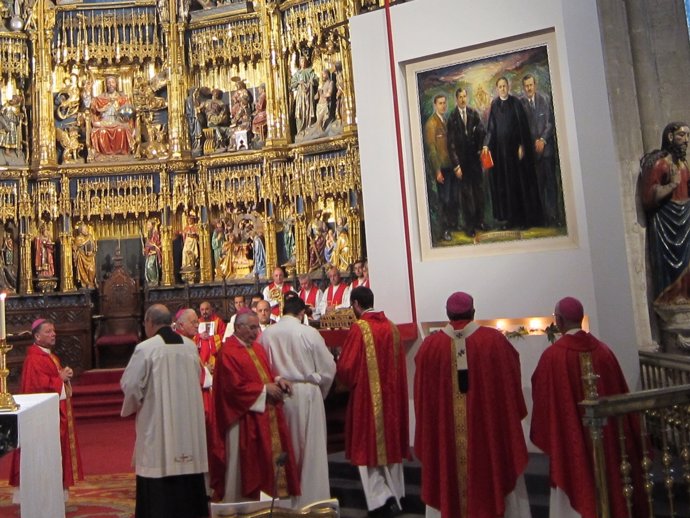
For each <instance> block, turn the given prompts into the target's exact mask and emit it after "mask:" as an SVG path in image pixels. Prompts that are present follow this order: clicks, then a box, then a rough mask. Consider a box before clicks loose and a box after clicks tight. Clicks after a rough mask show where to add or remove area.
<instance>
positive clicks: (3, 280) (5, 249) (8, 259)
mask: <svg viewBox="0 0 690 518" xmlns="http://www.w3.org/2000/svg"><path fill="white" fill-rule="evenodd" d="M17 259H18V258H17V254H16V251H15V241H14V227H13V225H12V224H11V223H10V224H8V225H5V229H4V235H3V238H2V245H1V247H0V285H1V286H0V288H2V289H5V290H7V291H8V292H10V293H15V292H16V291H17V264H18V261H17Z"/></svg>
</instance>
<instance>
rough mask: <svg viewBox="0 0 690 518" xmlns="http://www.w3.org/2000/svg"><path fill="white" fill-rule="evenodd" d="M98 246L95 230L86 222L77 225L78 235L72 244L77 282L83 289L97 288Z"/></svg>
mask: <svg viewBox="0 0 690 518" xmlns="http://www.w3.org/2000/svg"><path fill="white" fill-rule="evenodd" d="M97 250H98V244H97V242H96V238H95V237H94V235H93V230H92V228H91V226H90V225H88V224H87V223H86V222H85V221H81V222H79V223H78V224H77V233H76V235H75V236H74V241H73V242H72V253H73V257H74V268H75V270H76V273H77V275H76V280H77V283H78V284H79V286H81V287H82V288H89V289H93V288H95V287H96V251H97Z"/></svg>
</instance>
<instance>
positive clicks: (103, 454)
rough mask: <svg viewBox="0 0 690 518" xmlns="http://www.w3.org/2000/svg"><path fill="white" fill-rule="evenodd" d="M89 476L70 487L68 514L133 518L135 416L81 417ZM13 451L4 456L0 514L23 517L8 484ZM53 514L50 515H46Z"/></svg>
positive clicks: (0, 461)
mask: <svg viewBox="0 0 690 518" xmlns="http://www.w3.org/2000/svg"><path fill="white" fill-rule="evenodd" d="M76 428H77V437H78V440H79V444H80V447H81V456H82V461H83V463H84V475H85V480H84V481H82V482H79V483H77V485H75V486H74V487H73V488H71V489H70V499H69V501H68V502H67V506H66V510H67V517H68V518H95V517H99V518H130V517H131V516H132V515H133V513H134V487H135V486H134V469H133V468H132V466H131V464H132V453H133V452H134V419H120V418H108V419H86V420H77V426H76ZM10 458H11V455H5V456H4V457H2V458H0V517H1V518H15V517H17V518H18V517H19V506H18V505H14V504H12V488H11V487H10V486H8V485H7V480H8V477H9V468H10ZM46 518H50V517H46Z"/></svg>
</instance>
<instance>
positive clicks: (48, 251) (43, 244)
mask: <svg viewBox="0 0 690 518" xmlns="http://www.w3.org/2000/svg"><path fill="white" fill-rule="evenodd" d="M34 253H35V255H34V273H35V274H36V277H39V278H41V277H43V278H53V277H55V242H54V241H53V237H52V236H51V233H50V228H49V227H48V224H47V223H45V222H44V223H41V226H40V227H39V229H38V235H37V236H36V237H35V238H34Z"/></svg>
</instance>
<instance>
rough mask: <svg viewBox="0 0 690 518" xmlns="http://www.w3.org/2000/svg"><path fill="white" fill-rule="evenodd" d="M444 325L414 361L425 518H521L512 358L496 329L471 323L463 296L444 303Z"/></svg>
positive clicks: (525, 513) (517, 398) (520, 440)
mask: <svg viewBox="0 0 690 518" xmlns="http://www.w3.org/2000/svg"><path fill="white" fill-rule="evenodd" d="M446 312H447V314H448V318H449V320H450V323H449V324H448V325H447V326H446V327H445V328H444V329H443V330H441V331H437V332H435V333H433V334H431V335H430V336H429V337H427V338H426V339H425V340H424V342H423V343H422V345H421V347H420V349H419V352H418V353H417V356H416V357H415V364H416V370H415V379H414V403H415V415H416V421H415V422H416V428H415V442H414V451H415V455H416V456H417V457H418V458H419V461H420V462H421V464H422V500H423V501H424V502H425V503H426V504H427V506H429V507H431V508H433V510H430V511H429V512H427V516H438V511H440V516H441V517H443V518H467V517H468V516H469V517H472V518H499V517H503V516H505V517H506V518H507V517H509V516H513V517H515V516H520V517H529V516H531V515H530V511H529V503H528V500H527V493H526V489H525V486H524V478H523V477H522V474H523V472H524V470H525V467H526V466H527V460H528V456H527V446H526V444H525V437H524V434H523V431H522V424H521V421H522V419H523V418H524V417H525V416H526V415H527V408H526V406H525V401H524V398H523V396H522V383H521V378H520V359H519V356H518V353H517V351H516V350H515V349H514V348H513V346H512V345H511V344H510V342H508V340H507V339H506V338H505V337H504V336H503V334H501V333H500V332H499V331H497V330H495V329H492V328H489V327H484V326H479V325H478V324H477V323H476V322H473V321H472V320H473V319H474V301H473V299H472V297H471V296H470V295H468V294H466V293H462V292H458V293H454V294H453V295H451V296H450V298H449V299H448V301H447V303H446Z"/></svg>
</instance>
